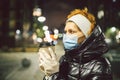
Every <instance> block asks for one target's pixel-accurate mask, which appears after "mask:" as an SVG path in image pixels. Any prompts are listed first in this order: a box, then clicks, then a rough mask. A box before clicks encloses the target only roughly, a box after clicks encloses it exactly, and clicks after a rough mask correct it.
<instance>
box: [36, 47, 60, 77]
mask: <svg viewBox="0 0 120 80" xmlns="http://www.w3.org/2000/svg"><path fill="white" fill-rule="evenodd" d="M38 54H39V66H40V69H41V70H42V71H43V72H44V73H45V75H47V76H49V75H51V74H53V73H56V72H58V71H59V62H58V61H57V56H56V54H55V53H54V51H53V50H52V48H50V47H48V48H45V49H39V52H38Z"/></svg>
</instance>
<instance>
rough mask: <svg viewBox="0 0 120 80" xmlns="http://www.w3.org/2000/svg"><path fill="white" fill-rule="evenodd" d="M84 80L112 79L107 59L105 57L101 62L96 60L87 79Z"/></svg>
mask: <svg viewBox="0 0 120 80" xmlns="http://www.w3.org/2000/svg"><path fill="white" fill-rule="evenodd" d="M85 80H113V79H112V74H111V65H110V64H109V62H108V60H107V59H105V61H103V62H99V61H98V62H96V64H95V66H94V68H93V70H92V72H91V74H90V75H89V76H88V79H85Z"/></svg>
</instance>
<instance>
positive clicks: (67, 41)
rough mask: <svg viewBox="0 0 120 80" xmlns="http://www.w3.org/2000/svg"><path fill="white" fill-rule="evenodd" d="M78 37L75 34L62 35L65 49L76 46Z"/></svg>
mask: <svg viewBox="0 0 120 80" xmlns="http://www.w3.org/2000/svg"><path fill="white" fill-rule="evenodd" d="M77 41H78V37H77V36H76V35H67V34H64V35H63V44H64V48H65V50H72V49H75V48H76V47H78V45H79V44H78V42H77Z"/></svg>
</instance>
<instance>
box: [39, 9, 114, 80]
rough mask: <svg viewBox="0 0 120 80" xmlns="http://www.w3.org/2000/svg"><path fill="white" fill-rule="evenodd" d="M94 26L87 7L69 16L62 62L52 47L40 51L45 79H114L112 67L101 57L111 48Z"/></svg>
mask: <svg viewBox="0 0 120 80" xmlns="http://www.w3.org/2000/svg"><path fill="white" fill-rule="evenodd" d="M95 23H96V22H95V17H94V16H93V15H92V14H90V13H88V11H87V8H85V9H83V10H80V9H75V10H73V11H72V12H71V13H70V14H69V15H68V17H67V20H66V25H65V28H64V31H65V34H64V36H63V44H64V49H65V55H63V56H62V57H61V58H60V62H59V63H58V62H57V59H56V56H55V54H54V52H53V51H52V49H51V48H48V50H47V51H45V50H39V55H40V56H39V61H40V69H41V70H42V71H43V72H44V73H45V74H46V76H45V78H44V80H112V76H111V65H110V63H109V61H108V60H107V59H106V58H105V57H103V56H102V55H103V54H104V53H106V52H107V51H108V47H107V44H106V42H105V38H104V35H103V33H102V31H101V29H100V27H99V26H96V25H95ZM48 53H49V54H48ZM50 55H51V56H50Z"/></svg>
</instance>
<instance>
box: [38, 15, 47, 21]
mask: <svg viewBox="0 0 120 80" xmlns="http://www.w3.org/2000/svg"><path fill="white" fill-rule="evenodd" d="M45 20H46V18H45V17H44V16H40V17H38V21H40V22H45Z"/></svg>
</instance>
